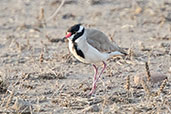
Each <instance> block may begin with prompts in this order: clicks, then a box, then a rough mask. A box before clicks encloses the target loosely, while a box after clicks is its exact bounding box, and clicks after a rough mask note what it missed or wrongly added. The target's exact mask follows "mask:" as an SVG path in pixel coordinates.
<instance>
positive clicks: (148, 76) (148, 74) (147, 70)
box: [145, 62, 151, 81]
mask: <svg viewBox="0 0 171 114" xmlns="http://www.w3.org/2000/svg"><path fill="white" fill-rule="evenodd" d="M145 69H146V72H147V80H148V81H151V73H150V69H149V64H148V62H145Z"/></svg>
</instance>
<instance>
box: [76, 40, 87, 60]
mask: <svg viewBox="0 0 171 114" xmlns="http://www.w3.org/2000/svg"><path fill="white" fill-rule="evenodd" d="M74 49H75V51H76V53H77V55H79V56H80V57H82V58H85V56H84V53H83V52H82V51H81V50H80V49H78V46H77V44H76V43H74Z"/></svg>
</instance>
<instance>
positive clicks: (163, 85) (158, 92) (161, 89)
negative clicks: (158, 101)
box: [157, 79, 167, 95]
mask: <svg viewBox="0 0 171 114" xmlns="http://www.w3.org/2000/svg"><path fill="white" fill-rule="evenodd" d="M166 83H167V79H165V80H163V82H162V84H161V86H160V89H159V90H158V91H157V95H160V93H162V92H163V90H164V87H165V86H166Z"/></svg>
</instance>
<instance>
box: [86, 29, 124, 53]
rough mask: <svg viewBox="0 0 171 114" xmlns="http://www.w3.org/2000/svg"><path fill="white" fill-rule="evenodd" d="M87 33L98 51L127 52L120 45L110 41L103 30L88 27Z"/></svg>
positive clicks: (90, 42) (88, 40)
mask: <svg viewBox="0 0 171 114" xmlns="http://www.w3.org/2000/svg"><path fill="white" fill-rule="evenodd" d="M86 33H87V34H86V36H87V42H88V43H89V44H90V45H92V46H93V47H94V48H96V49H97V50H98V51H100V52H107V53H110V52H114V51H119V52H121V53H123V54H126V52H125V51H124V50H123V49H121V48H120V47H119V46H118V45H116V44H115V43H112V42H110V40H109V39H108V37H107V36H106V35H105V34H104V33H103V32H101V31H99V30H96V29H86Z"/></svg>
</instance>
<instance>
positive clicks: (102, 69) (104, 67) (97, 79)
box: [96, 61, 106, 82]
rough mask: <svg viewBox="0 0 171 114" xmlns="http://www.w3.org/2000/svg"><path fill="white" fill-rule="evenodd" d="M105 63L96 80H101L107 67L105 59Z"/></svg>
mask: <svg viewBox="0 0 171 114" xmlns="http://www.w3.org/2000/svg"><path fill="white" fill-rule="evenodd" d="M103 65H104V67H103V69H102V71H101V72H100V74H99V76H98V77H97V80H96V82H97V81H98V80H99V78H100V76H101V75H102V74H103V72H104V70H105V69H106V63H105V62H104V61H103Z"/></svg>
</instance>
